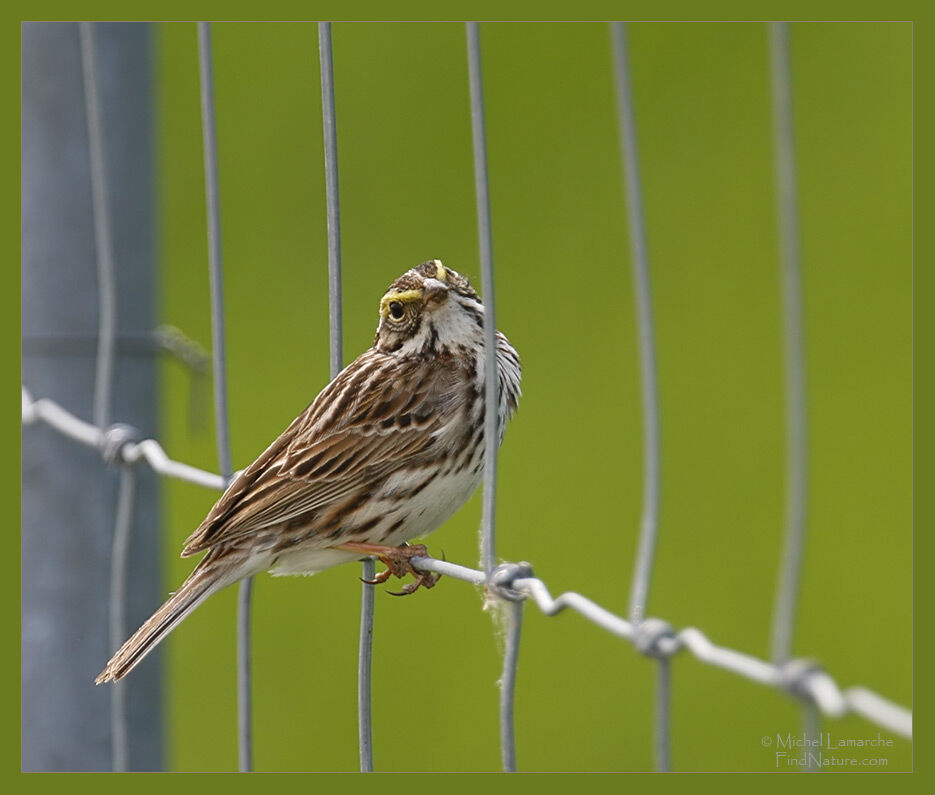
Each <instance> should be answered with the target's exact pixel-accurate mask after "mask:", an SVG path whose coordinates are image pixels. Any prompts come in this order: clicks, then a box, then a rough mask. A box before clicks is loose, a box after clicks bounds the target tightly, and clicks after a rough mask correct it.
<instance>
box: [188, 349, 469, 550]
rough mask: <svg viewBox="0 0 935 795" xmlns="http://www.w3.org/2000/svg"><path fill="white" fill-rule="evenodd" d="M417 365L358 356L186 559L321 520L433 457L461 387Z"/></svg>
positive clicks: (238, 486)
mask: <svg viewBox="0 0 935 795" xmlns="http://www.w3.org/2000/svg"><path fill="white" fill-rule="evenodd" d="M386 360H390V361H386ZM358 363H359V365H358ZM420 364H421V363H419V362H398V361H396V360H395V359H392V357H390V356H387V355H384V354H379V353H377V352H375V351H373V350H371V351H368V352H367V353H365V354H363V356H361V357H360V359H358V360H357V361H356V362H355V363H354V365H351V366H349V367H348V368H346V369H345V370H344V371H343V372H342V373H341V374H340V375H339V376H338V377H337V378H336V379H335V380H334V381H332V382H331V383H330V384H329V385H328V386H327V387H325V389H324V390H322V392H321V394H320V395H319V396H318V397H317V398H316V399H315V401H314V402H313V403H312V404H311V405H310V406H309V407H308V408H306V410H305V411H304V412H302V414H300V415H299V416H298V417H297V418H296V419H295V420H294V421H293V422H292V424H291V425H290V426H289V427H288V428H287V429H286V430H285V431H284V432H283V433H282V435H280V436H279V438H278V439H276V441H274V442H273V443H272V444H271V445H270V446H269V447H268V448H267V449H266V450H265V451H264V452H263V453H262V454H261V455H260V457H259V458H257V460H256V461H254V462H253V463H252V464H251V465H250V466H249V467H248V468H247V469H246V470H244V471H243V472H242V473H241V474H240V476H238V477H237V478H236V479H235V480H234V482H233V483H231V485H230V487H229V488H228V489H227V491H226V492H225V493H224V494H223V495H222V497H221V498H220V499H219V500H218V502H217V503H216V504H215V506H214V507H213V508H212V509H211V511H210V512H209V513H208V515H207V517H206V518H205V520H204V521H203V522H202V523H201V525H200V526H199V527H198V529H197V530H195V532H194V533H193V534H192V535H191V536H190V537H189V539H188V540H187V542H186V545H185V548H184V550H183V551H182V555H183V556H188V555H192V554H195V553H196V552H200V551H202V550H204V549H208V548H210V547H213V546H215V545H217V544H222V543H231V542H236V541H239V540H242V539H243V538H244V537H245V536H248V535H250V534H252V533H254V532H256V531H258V530H261V529H263V528H270V527H275V526H277V525H281V524H283V523H284V522H287V521H289V520H290V519H294V518H296V517H299V516H301V515H303V514H309V513H310V512H313V511H320V510H321V509H323V508H327V507H328V506H330V505H333V504H335V503H338V502H340V501H341V500H342V499H343V498H346V497H348V496H350V495H353V494H355V493H358V492H359V491H360V490H362V489H363V487H364V486H365V485H366V484H368V483H371V482H374V481H376V480H378V479H380V478H382V477H385V476H386V475H387V474H389V473H390V472H392V471H394V470H396V469H399V468H401V467H404V466H406V465H408V464H416V463H418V462H420V461H423V460H425V459H426V458H427V457H429V456H431V455H432V448H433V447H435V446H436V445H437V443H438V442H437V431H438V430H439V429H441V428H442V427H443V426H444V425H445V424H446V423H447V422H448V421H449V420H450V418H451V415H452V412H453V410H454V405H455V400H454V398H455V391H456V390H457V389H458V388H460V387H459V385H463V384H464V379H463V376H461V377H459V374H458V373H457V372H456V368H457V365H456V364H455V363H449V366H445V365H444V364H443V365H442V366H437V365H436V366H435V367H433V368H432V370H431V372H426V371H425V369H424V365H421V366H420ZM355 365H358V366H356V367H355Z"/></svg>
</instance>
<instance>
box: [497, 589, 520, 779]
mask: <svg viewBox="0 0 935 795" xmlns="http://www.w3.org/2000/svg"><path fill="white" fill-rule="evenodd" d="M502 609H503V610H505V611H506V642H505V645H504V649H503V674H502V676H501V678H500V754H501V758H502V763H503V770H504V771H505V772H507V773H515V772H516V728H515V721H514V719H513V714H514V704H515V702H516V671H517V667H518V664H519V642H520V638H521V635H522V630H523V603H522V601H517V602H509V601H508V602H505V604H504V605H503V607H502Z"/></svg>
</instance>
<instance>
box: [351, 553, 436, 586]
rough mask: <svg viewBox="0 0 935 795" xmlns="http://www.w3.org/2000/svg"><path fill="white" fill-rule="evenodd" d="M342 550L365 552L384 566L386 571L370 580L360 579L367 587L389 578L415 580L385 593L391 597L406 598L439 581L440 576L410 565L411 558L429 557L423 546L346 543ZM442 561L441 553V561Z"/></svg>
mask: <svg viewBox="0 0 935 795" xmlns="http://www.w3.org/2000/svg"><path fill="white" fill-rule="evenodd" d="M342 548H344V549H353V550H359V551H366V552H368V553H369V554H371V555H375V556H376V557H377V558H379V560H380V562H381V563H383V565H385V566H386V569H385V570H384V571H381V572H380V573H379V574H377V575H376V576H375V577H374V578H373V579H372V580H367V579H364V578H363V577H361V578H360V581H361V582H364V583H367V585H380V584H381V583H384V582H386V581H387V580H388V579H389V578H390V577H398V578H400V579H402V578H403V577H405V576H406V575H407V574H412V575H413V577H415V580H413V581H412V582H410V583H406V584H405V585H404V586H403V587H402V589H401V590H400V591H387V593H389V594H390V595H392V596H408V595H409V594H412V593H415V592H416V591H418V590H419V588H421V587H425V588H432V587H433V586H434V585H435V583H437V582H438V581H439V580H440V579H441V575H440V574H435V573H432V572H425V571H418V570H416V569H415V568H414V567H413V565H412V559H413V558H419V557H428V556H429V554H428V549H426V547H425V545H424V544H413V545H411V546H410V545H409V544H404V545H403V546H400V547H384V546H379V545H376V544H355V543H348V544H346V545H343V547H342ZM444 559H445V557H444V552H443V553H442V560H444Z"/></svg>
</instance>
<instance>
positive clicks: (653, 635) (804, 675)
mask: <svg viewBox="0 0 935 795" xmlns="http://www.w3.org/2000/svg"><path fill="white" fill-rule="evenodd" d="M22 422H23V425H25V426H29V425H35V424H37V423H40V422H41V423H44V424H46V425H48V426H49V427H50V428H53V429H54V430H56V431H57V432H59V433H61V434H62V435H63V436H65V437H67V438H70V439H72V440H74V441H76V442H78V443H80V444H84V445H85V446H87V447H90V448H93V449H96V450H100V449H101V447H102V439H103V437H104V435H105V434H104V433H103V432H102V431H101V430H100V429H99V428H97V427H96V426H95V425H92V424H91V423H88V422H85V421H84V420H80V419H78V418H77V417H75V416H74V415H73V414H71V413H70V412H68V411H67V410H65V409H63V408H62V407H61V406H59V405H58V404H57V403H55V401H52V400H49V399H42V400H33V398H32V395H31V394H30V393H29V391H28V390H27V389H26V388H25V387H24V388H23V389H22ZM118 456H119V459H120V460H122V461H125V462H127V463H134V462H136V461H139V460H141V459H143V460H146V461H147V462H148V463H149V464H150V465H151V466H152V467H153V470H154V471H156V472H157V473H159V474H162V475H166V476H169V477H174V478H179V479H181V480H185V481H188V482H190V483H195V484H198V485H203V486H213V487H214V488H217V489H220V488H223V479H222V478H221V477H220V476H218V475H213V474H211V473H208V472H204V471H202V470H199V469H196V468H195V467H191V466H188V465H186V464H180V463H179V462H177V461H171V460H169V459H168V458H167V457H166V455H165V452H163V451H162V448H161V446H160V445H159V443H158V442H156V441H154V440H152V439H147V440H145V441H142V442H127V443H126V444H123V445H122V446H121V447H120V448H119V451H118ZM412 563H413V565H414V566H415V568H417V569H418V570H420V571H425V572H434V573H436V574H442V575H444V576H446V577H449V578H452V579H457V580H463V581H465V582H468V583H471V584H473V585H485V584H486V583H487V581H488V579H487V575H486V573H485V572H483V571H481V570H478V569H472V568H469V567H467V566H461V565H459V564H457V563H451V562H448V561H444V560H436V559H434V558H424V557H417V558H413V559H412ZM504 565H514V566H515V565H516V564H504ZM517 571H518V572H519V573H522V572H523V570H522V569H521V568H520V567H517ZM509 587H510V588H511V589H512V590H513V591H515V592H517V593H521V594H522V595H524V596H525V597H527V598H530V599H532V600H533V601H534V602H535V603H536V605H537V606H538V607H539V609H540V610H542V612H543V613H545V614H546V615H550V616H552V615H557V614H558V613H560V612H562V611H563V610H565V609H571V610H574V611H575V612H577V613H579V614H580V615H581V616H582V617H584V618H586V619H587V620H588V621H590V622H591V623H593V624H595V625H596V626H598V627H600V628H601V629H603V630H605V631H606V632H610V633H611V634H613V635H616V636H618V637H620V638H624V639H625V640H629V641H631V642H633V643H634V644H635V643H636V641H637V631H636V628H635V627H634V625H633V624H632V623H630V622H629V621H627V620H626V619H625V618H623V617H622V616H618V615H616V614H614V613H612V612H611V611H610V610H607V609H606V608H604V607H601V606H600V605H599V604H597V603H596V602H593V601H592V600H590V599H588V598H587V597H585V596H582V595H581V594H579V593H575V592H566V593H563V594H561V595H559V596H558V597H554V598H553V597H552V595H551V594H550V593H549V590H548V588H547V586H546V584H545V583H544V582H543V581H542V580H540V579H538V578H536V577H528V576H522V577H519V576H517V578H516V579H513V580H512V581H510V582H509ZM640 628H641V629H642V630H644V639H643V641H642V649H643V650H646V649H648V650H650V651H653V652H654V653H655V654H659V655H665V656H672V655H674V654H675V653H676V652H678V651H681V650H683V649H684V650H686V651H688V652H689V653H690V654H691V655H692V656H693V657H695V658H696V659H697V660H699V661H701V662H704V663H706V664H708V665H712V666H714V667H717V668H721V669H722V670H725V671H729V672H731V673H733V674H736V675H738V676H741V677H743V678H744V679H748V680H750V681H753V682H758V683H759V684H762V685H766V686H768V687H772V688H774V689H776V690H781V691H783V692H795V693H797V694H799V695H800V697H804V698H808V699H810V700H811V701H812V702H813V703H814V704H815V706H816V707H817V708H818V709H819V710H820V711H821V713H822V714H824V715H827V716H829V717H834V718H840V717H841V716H843V715H845V714H854V715H859V716H861V717H862V718H864V719H865V720H867V721H868V722H870V723H873V724H874V725H876V726H879V727H880V728H882V729H886V730H887V731H890V732H892V733H894V734H898V735H900V736H903V737H907V738H911V737H912V712H911V711H910V710H908V709H906V708H905V707H903V706H901V705H899V704H896V703H895V702H893V701H890V700H889V699H887V698H884V697H883V696H881V695H880V694H879V693H876V692H874V691H872V690H868V689H867V688H864V687H858V686H855V687H850V688H848V689H846V690H843V691H842V690H841V689H840V688H839V687H838V685H837V683H836V682H835V681H834V679H833V678H832V677H831V676H830V675H829V674H828V673H827V672H825V671H824V670H823V669H822V668H821V667H820V666H817V665H815V664H814V663H811V662H809V661H799V660H789V661H788V662H787V663H785V664H784V665H781V666H780V665H776V664H775V663H771V662H767V661H765V660H760V659H757V658H756V657H753V656H752V655H749V654H746V653H744V652H740V651H736V650H734V649H729V648H726V647H723V646H717V645H715V644H714V643H712V642H711V640H709V639H708V637H707V636H706V635H705V634H704V633H703V632H701V630H699V629H696V628H694V627H688V628H686V629H682V630H680V631H679V632H674V631H673V630H671V629H670V628H669V627H668V625H667V624H666V623H665V622H663V621H660V620H658V619H652V618H650V619H646V620H644V621H643V622H642V623H641V624H640Z"/></svg>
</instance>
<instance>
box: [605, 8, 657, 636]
mask: <svg viewBox="0 0 935 795" xmlns="http://www.w3.org/2000/svg"><path fill="white" fill-rule="evenodd" d="M611 30H612V32H613V43H614V46H613V51H614V70H615V73H616V77H617V112H618V117H619V125H620V127H619V129H620V143H621V153H622V162H623V171H624V184H625V185H626V198H627V219H628V225H629V230H630V246H631V256H632V270H633V287H634V292H635V294H636V307H637V318H638V329H639V345H640V376H641V378H640V382H641V386H642V403H643V511H642V517H641V519H640V542H639V550H638V552H637V556H636V567H635V569H634V571H633V584H632V587H631V590H630V620H631V621H634V622H639V621H640V620H641V619H642V618H643V616H644V615H645V614H646V602H647V599H648V595H649V582H650V578H651V576H652V566H653V556H654V554H655V551H656V532H657V528H658V525H659V395H658V388H657V386H656V380H657V379H656V346H655V342H654V339H653V307H652V294H651V291H650V284H649V265H648V260H649V257H648V254H647V246H646V223H645V220H644V214H643V191H642V187H641V184H640V163H639V155H638V149H637V140H636V121H635V113H634V110H633V93H632V89H631V86H630V66H629V54H628V48H627V29H626V23H624V22H614V23H612V25H611Z"/></svg>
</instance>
